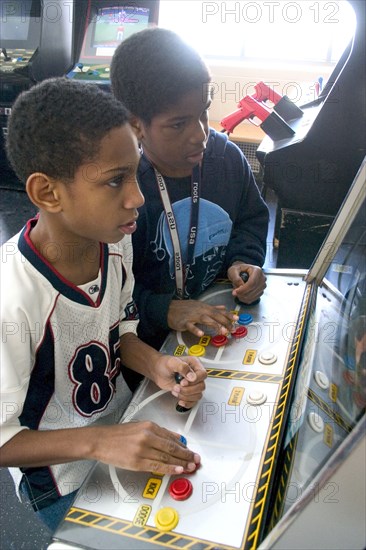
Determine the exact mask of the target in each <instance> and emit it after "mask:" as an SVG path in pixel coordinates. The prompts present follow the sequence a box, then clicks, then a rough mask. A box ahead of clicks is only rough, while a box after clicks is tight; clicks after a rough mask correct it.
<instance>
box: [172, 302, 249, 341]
mask: <svg viewBox="0 0 366 550" xmlns="http://www.w3.org/2000/svg"><path fill="white" fill-rule="evenodd" d="M238 318H239V317H238V316H237V315H234V314H233V313H231V312H230V311H227V309H226V307H225V306H210V305H209V304H205V302H200V301H198V300H172V301H171V302H170V305H169V310H168V325H169V327H170V328H171V329H173V330H178V331H182V332H183V331H186V330H187V331H189V332H191V333H192V334H194V335H195V336H198V337H199V338H200V337H201V336H204V334H205V333H204V331H203V330H201V329H200V328H199V327H197V326H196V325H197V324H199V325H203V326H205V327H210V328H211V329H212V328H213V329H214V330H215V331H216V333H217V334H227V333H228V332H231V331H232V328H233V323H234V322H235V321H237V320H238Z"/></svg>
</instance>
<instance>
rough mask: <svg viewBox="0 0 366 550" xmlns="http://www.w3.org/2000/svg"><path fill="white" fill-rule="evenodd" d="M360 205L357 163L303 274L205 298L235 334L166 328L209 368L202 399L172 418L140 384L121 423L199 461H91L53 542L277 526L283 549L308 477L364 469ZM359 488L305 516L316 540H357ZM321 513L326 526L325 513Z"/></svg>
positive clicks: (132, 540)
mask: <svg viewBox="0 0 366 550" xmlns="http://www.w3.org/2000/svg"><path fill="white" fill-rule="evenodd" d="M365 208H366V158H365V159H364V161H363V163H362V165H361V167H360V169H359V171H358V173H357V175H356V177H355V179H354V182H353V185H352V187H351V189H350V191H349V193H348V194H347V197H346V200H345V202H344V204H343V205H342V208H341V209H340V211H339V213H338V216H337V218H336V220H335V223H334V224H333V226H332V228H331V231H330V233H329V235H328V238H327V239H326V241H325V242H324V244H323V246H322V248H321V249H320V251H319V253H318V255H317V257H316V259H315V261H314V263H313V265H312V267H311V269H310V270H309V271H308V272H305V271H295V270H293V271H289V270H279V269H275V270H271V271H268V272H267V288H266V290H265V293H264V295H263V296H262V298H261V300H260V302H259V303H258V304H256V305H251V306H248V305H245V304H242V303H240V302H236V301H234V299H233V297H232V294H231V288H230V284H229V283H228V282H227V281H220V282H217V283H216V284H215V285H214V286H213V287H211V289H209V290H208V291H207V292H205V293H204V294H203V295H202V297H201V299H202V300H203V301H207V302H209V303H210V304H216V305H217V304H225V305H226V306H227V307H228V308H230V309H231V310H235V311H236V312H237V313H238V315H239V321H238V324H237V326H236V327H235V331H234V332H233V333H232V334H231V335H229V336H228V337H222V336H220V337H218V336H217V335H215V334H214V333H211V332H210V331H206V333H205V336H203V337H202V338H200V339H198V338H197V337H194V336H193V335H191V334H188V333H180V332H172V333H170V335H169V336H168V338H167V339H166V341H165V343H164V345H163V348H162V350H163V351H164V352H167V353H169V354H175V355H178V356H185V355H187V354H189V355H195V356H197V357H199V358H200V360H201V361H202V363H203V365H204V366H205V368H206V369H207V373H208V378H207V381H206V391H205V394H204V396H203V398H202V399H201V401H200V402H199V403H197V404H196V405H195V406H194V407H193V408H192V409H191V410H186V411H184V412H179V411H178V410H177V409H176V402H175V399H174V398H173V397H172V396H171V394H170V393H168V392H165V391H161V390H159V389H158V388H157V387H156V386H155V385H154V384H153V383H151V382H150V381H147V380H145V381H143V382H142V384H141V386H140V387H139V388H138V390H137V392H136V393H135V394H134V396H133V398H132V401H131V403H130V406H129V407H128V409H127V411H126V413H125V415H124V417H123V418H122V420H121V422H125V421H131V420H132V421H138V420H146V419H149V420H152V421H155V422H157V423H159V424H161V425H163V426H165V427H167V428H169V429H171V430H174V431H176V432H178V433H180V434H182V436H183V437H184V438H185V439H186V440H187V442H188V444H189V446H190V447H191V448H192V449H194V450H195V451H196V452H198V453H199V454H200V455H201V457H202V463H201V466H200V468H199V469H198V470H197V471H196V472H195V473H193V474H189V475H180V476H172V477H170V476H161V475H159V474H156V473H153V472H150V473H149V472H146V473H142V472H130V471H125V470H121V469H116V468H114V467H112V466H109V467H108V466H106V465H103V464H99V463H98V464H97V465H96V466H95V468H93V470H92V471H91V473H90V475H89V477H88V479H87V480H86V481H85V483H84V484H83V485H82V487H81V489H80V490H79V492H78V495H77V497H76V499H75V501H74V503H73V505H72V506H71V508H70V509H69V511H68V513H67V515H66V517H65V518H64V521H63V522H62V523H61V525H60V526H59V528H58V529H57V531H56V533H55V535H54V540H53V542H52V543H51V545H50V547H49V548H50V550H56V549H58V548H80V547H81V548H90V549H99V548H109V549H113V548H115V549H117V548H119V549H120V548H126V549H133V548H135V549H136V550H137V549H138V550H141V549H145V548H146V549H149V548H173V549H182V548H183V549H190V550H191V549H196V550H198V549H200V550H204V549H207V550H208V549H217V550H219V549H222V550H224V549H225V550H229V549H231V550H234V549H236V550H238V549H240V550H244V549H245V550H247V549H256V548H272V547H276V542H277V541H278V539H279V538H280V536H281V535H283V533H284V531H286V530H288V531H289V532H292V538H291V540H290V543H289V544H290V545H289V546H287V548H291V547H292V548H294V547H298V538H297V537H298V536H299V535H298V532H297V531H296V528H294V525H295V526H296V519H298V518H299V517H300V516H301V515H302V513H303V511H304V510H305V508H306V506H307V505H308V504H309V496H308V495H309V492H310V493H311V491H315V489H314V487H315V484H316V490H317V491H318V493H317V494H319V491H320V490H321V489H323V488H324V486H325V485H326V484H327V483H328V481H329V476H330V475H335V474H337V473H338V471H341V470H342V469H346V470H347V469H349V468H352V469H353V472H352V473H353V479H354V480H355V482H356V483H359V480H361V477H360V476H362V472H365V465H364V461H363V460H362V454H361V460H360V456H359V454H357V453H359V449H360V445H365V440H366V436H365V407H366V362H365V361H366V315H365V303H366V266H365V247H366V226H365V220H364V212H365ZM362 448H364V447H362ZM345 449H347V451H345ZM351 459H354V460H353V462H352V461H351V462H350V460H351ZM326 486H328V487H329V484H328V485H326ZM356 486H357V490H358V493H359V496H358V497H357V498H352V499H351V500H350V501H348V500H346V495H345V493H344V492H342V491H340V490H339V491H338V493H337V502H338V503H340V506H338V507H337V506H334V507H333V517H332V518H331V520H332V523H331V524H330V523H329V521H330V520H328V523H325V525H324V523H323V524H322V523H320V524H316V521H314V523H313V524H312V525H309V524H306V522H305V527H306V530H309V531H310V530H311V531H314V530H315V532H316V530H317V529H318V530H319V533H320V532H321V533H322V537H320V536H319V545H318V546H316V547H317V548H331V547H333V548H351V547H352V548H360V549H361V548H364V545H365V542H366V534H365V533H366V520H365V517H366V514H365V512H366V510H365V501H366V499H365V486H364V485H362V484H361V486H360V487H358V485H356ZM294 489H296V495H295V496H294ZM330 489H334V491H335V492H334V493H332V495H330V494H329V490H330ZM330 489H329V490H328V494H327V495H326V496H327V497H328V498H330V497H331V496H333V495H334V496H335V494H336V486H334V485H330ZM338 489H339V487H338ZM312 494H313V493H312ZM313 500H314V501H315V499H313ZM362 502H363V504H362ZM360 503H361V504H360ZM354 505H356V508H354ZM340 508H341V510H342V516H341V518H340V517H337V514H338V512H339V509H340ZM286 518H287V519H286ZM288 518H290V519H288ZM355 518H356V527H355V528H353V529H350V530H349V529H348V524H349V523H350V522H352V521H355ZM319 519H323V522H324V521H325V522H327V517H326V515H325V514H324V516H323V518H319ZM340 528H341V529H342V530H343V533H346V538H345V539H344V540H343V541H342V537H340V536H339V533H338V531H339V529H340ZM291 529H292V531H291ZM322 538H323V539H324V540H325V542H322V541H321V539H322ZM335 541H336V542H335ZM340 541H341V542H340ZM337 543H339V544H340V546H339V545H337ZM291 544H292V546H291ZM301 544H302V546H301V547H302V548H305V547H307V546H306V541H304V540H302V541H301ZM278 547H279V548H281V545H279V546H278ZM284 547H286V546H284ZM310 547H311V546H310ZM313 547H314V546H313Z"/></svg>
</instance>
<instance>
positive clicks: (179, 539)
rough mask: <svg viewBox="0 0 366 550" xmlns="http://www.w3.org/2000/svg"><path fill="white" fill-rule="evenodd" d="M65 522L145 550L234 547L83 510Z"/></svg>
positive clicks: (74, 511)
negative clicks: (151, 548) (151, 549)
mask: <svg viewBox="0 0 366 550" xmlns="http://www.w3.org/2000/svg"><path fill="white" fill-rule="evenodd" d="M65 521H66V522H70V523H74V524H77V525H79V526H82V527H89V528H90V527H92V528H94V529H100V530H102V531H106V532H108V533H111V534H113V535H117V536H118V535H119V536H122V537H127V538H132V539H134V540H138V541H141V543H142V544H141V548H144V547H145V545H146V544H147V543H148V544H155V545H158V546H159V548H161V547H166V548H171V549H174V550H192V549H193V548H194V549H195V550H213V549H215V548H217V549H220V550H233V547H232V546H225V545H220V544H215V543H213V542H212V541H204V540H202V539H195V538H193V537H190V536H188V535H182V534H180V533H176V532H172V531H169V532H167V533H164V532H162V531H159V530H158V529H155V528H154V527H148V526H144V527H140V526H136V525H134V524H133V523H132V522H131V521H126V520H123V519H119V518H114V517H113V516H107V515H103V514H98V513H96V512H90V511H88V510H83V509H82V508H76V507H72V508H70V510H69V512H68V514H67V516H66V517H65ZM121 548H127V546H121Z"/></svg>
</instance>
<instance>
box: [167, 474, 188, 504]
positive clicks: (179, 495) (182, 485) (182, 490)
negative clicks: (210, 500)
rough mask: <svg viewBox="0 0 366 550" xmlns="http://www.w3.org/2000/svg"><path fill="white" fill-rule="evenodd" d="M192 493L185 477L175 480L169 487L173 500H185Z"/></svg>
mask: <svg viewBox="0 0 366 550" xmlns="http://www.w3.org/2000/svg"><path fill="white" fill-rule="evenodd" d="M192 491H193V486H192V483H191V482H190V481H189V479H186V478H185V477H180V478H178V479H175V480H174V481H173V482H172V483H171V484H170V486H169V493H170V496H171V497H173V498H174V499H175V500H186V498H189V497H190V496H191V494H192Z"/></svg>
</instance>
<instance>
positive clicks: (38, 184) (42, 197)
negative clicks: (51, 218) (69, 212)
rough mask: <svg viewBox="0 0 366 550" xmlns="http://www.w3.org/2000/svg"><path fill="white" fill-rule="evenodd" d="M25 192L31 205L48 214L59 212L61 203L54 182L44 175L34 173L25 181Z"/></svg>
mask: <svg viewBox="0 0 366 550" xmlns="http://www.w3.org/2000/svg"><path fill="white" fill-rule="evenodd" d="M26 191H27V194H28V197H29V199H30V200H31V201H32V203H33V204H34V205H35V206H37V207H38V208H40V209H42V210H47V211H48V212H51V213H52V212H54V213H55V212H60V210H61V203H60V200H59V193H58V190H57V185H56V182H55V181H54V180H52V179H50V178H49V177H48V176H47V175H46V174H43V173H41V172H35V173H34V174H31V175H30V176H29V178H28V179H27V183H26Z"/></svg>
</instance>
